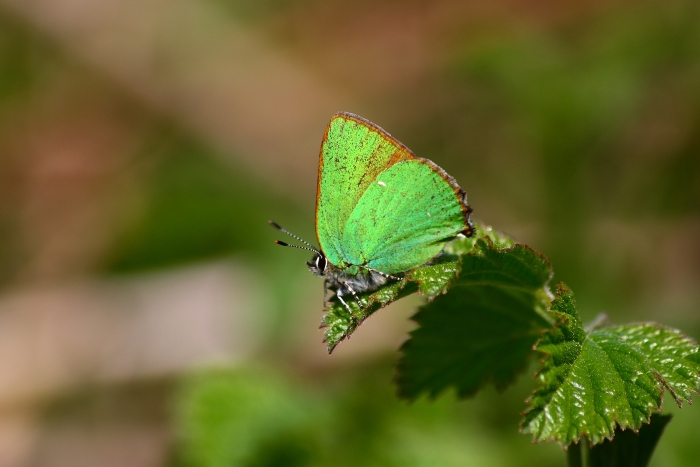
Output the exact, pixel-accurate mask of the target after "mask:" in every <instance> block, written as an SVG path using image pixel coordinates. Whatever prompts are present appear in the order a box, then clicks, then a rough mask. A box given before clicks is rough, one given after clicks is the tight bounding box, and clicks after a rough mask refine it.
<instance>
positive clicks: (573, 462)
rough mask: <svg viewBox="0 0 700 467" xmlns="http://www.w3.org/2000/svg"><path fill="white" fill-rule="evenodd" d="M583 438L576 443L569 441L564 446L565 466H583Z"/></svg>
mask: <svg viewBox="0 0 700 467" xmlns="http://www.w3.org/2000/svg"><path fill="white" fill-rule="evenodd" d="M583 442H584V440H581V441H579V442H578V443H571V444H569V447H568V448H566V467H583V456H582V453H581V451H582V448H581V445H582V444H583Z"/></svg>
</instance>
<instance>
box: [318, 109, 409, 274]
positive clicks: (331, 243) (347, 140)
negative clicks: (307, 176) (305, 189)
mask: <svg viewBox="0 0 700 467" xmlns="http://www.w3.org/2000/svg"><path fill="white" fill-rule="evenodd" d="M411 158H415V156H414V155H413V154H412V153H411V152H410V151H409V150H408V149H407V148H406V147H405V146H403V145H402V144H401V143H399V142H398V141H396V140H395V139H394V138H392V137H391V136H390V135H389V134H388V133H386V132H385V131H384V130H382V129H381V128H379V127H377V126H376V125H374V124H372V123H370V122H368V121H367V120H365V119H363V118H361V117H358V116H356V115H352V114H348V113H339V114H336V115H334V116H333V118H332V119H331V121H330V123H329V124H328V128H327V129H326V133H325V135H324V136H323V143H322V145H321V156H320V159H319V166H318V189H317V193H316V237H317V239H318V243H319V245H320V246H321V249H322V250H323V253H324V254H325V255H326V258H328V260H329V261H330V262H331V264H334V265H341V264H343V263H347V256H346V254H345V252H344V250H343V246H344V245H343V242H342V236H343V230H344V229H345V224H346V223H347V221H348V218H349V217H350V214H351V213H352V211H353V209H355V206H356V205H357V203H358V202H359V201H360V198H361V197H362V195H363V194H364V193H365V190H366V189H367V187H368V186H370V185H371V184H372V182H373V181H374V179H375V178H376V177H377V175H378V174H379V173H380V172H381V171H383V170H384V169H386V168H387V167H388V166H390V165H391V164H393V163H395V162H398V161H400V160H405V159H411Z"/></svg>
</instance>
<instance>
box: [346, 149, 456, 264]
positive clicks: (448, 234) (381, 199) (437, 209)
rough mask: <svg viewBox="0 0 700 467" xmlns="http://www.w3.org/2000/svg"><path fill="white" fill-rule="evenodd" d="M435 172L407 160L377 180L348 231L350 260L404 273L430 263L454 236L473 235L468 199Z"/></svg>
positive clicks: (360, 205) (347, 246) (357, 207)
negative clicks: (466, 208)
mask: <svg viewBox="0 0 700 467" xmlns="http://www.w3.org/2000/svg"><path fill="white" fill-rule="evenodd" d="M434 167H437V166H435V165H434V164H430V165H429V164H428V163H426V161H421V160H407V161H402V162H398V163H396V164H395V165H392V166H391V167H390V168H388V169H386V170H385V171H383V172H381V173H380V174H379V175H378V176H377V177H376V182H375V183H373V184H372V185H370V186H369V187H368V188H367V190H366V191H365V193H364V194H363V196H362V198H361V199H360V201H359V203H358V204H357V206H356V207H355V209H354V210H353V212H352V214H351V215H350V218H349V219H348V222H347V224H346V226H345V231H344V232H343V239H342V248H343V251H344V252H345V254H346V261H348V262H349V263H351V264H359V265H362V264H366V265H367V266H369V267H370V268H373V269H377V270H379V271H382V272H385V273H387V274H395V273H399V272H404V271H408V270H411V269H413V268H415V267H418V266H420V265H422V264H425V263H426V262H428V261H430V260H431V259H432V258H434V257H435V256H436V255H437V254H438V253H440V251H442V248H443V246H444V244H445V242H446V241H448V240H450V239H452V238H453V237H454V236H455V235H457V234H459V233H460V232H464V231H465V230H467V233H469V232H468V229H470V227H469V225H468V223H467V222H466V220H465V215H464V210H463V205H464V204H463V203H464V201H463V196H462V195H461V194H460V193H456V191H455V189H454V188H453V186H452V185H451V184H450V181H451V180H447V179H445V178H444V177H443V174H444V172H443V171H442V170H441V169H439V168H437V169H439V170H440V171H439V172H438V171H437V170H435V169H434ZM445 175H446V174H445Z"/></svg>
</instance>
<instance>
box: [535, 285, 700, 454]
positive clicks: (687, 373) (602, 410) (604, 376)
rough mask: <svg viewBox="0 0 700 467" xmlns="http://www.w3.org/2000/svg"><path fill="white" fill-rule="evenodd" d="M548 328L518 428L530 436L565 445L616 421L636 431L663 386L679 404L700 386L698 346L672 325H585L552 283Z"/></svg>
mask: <svg viewBox="0 0 700 467" xmlns="http://www.w3.org/2000/svg"><path fill="white" fill-rule="evenodd" d="M551 312H552V314H553V315H554V316H555V317H557V319H558V324H557V328H556V329H555V330H552V331H550V332H548V333H546V334H545V335H544V337H543V338H542V340H541V341H540V342H539V343H538V345H537V350H538V351H539V352H541V353H544V354H545V355H546V356H547V358H546V359H545V360H544V362H543V364H542V368H541V370H540V371H539V374H538V381H539V387H538V389H537V390H536V391H535V393H534V394H533V396H532V398H531V399H530V401H529V409H528V411H527V412H526V413H525V416H524V419H523V422H522V430H523V432H525V433H531V434H532V435H533V438H534V440H535V441H558V442H560V443H562V444H564V445H568V444H570V443H572V442H578V440H580V439H581V438H582V437H583V436H586V437H587V438H588V439H589V440H590V441H591V443H593V444H597V443H600V442H602V441H603V439H605V438H612V436H613V434H614V430H615V428H616V426H618V425H619V426H620V427H621V428H622V429H627V428H631V429H633V430H639V429H640V427H641V426H642V424H643V423H648V422H649V417H650V415H651V412H652V410H660V409H661V402H662V395H663V391H664V388H667V389H668V390H669V391H670V392H671V394H672V395H673V397H674V398H675V399H676V402H677V403H678V404H679V405H680V404H681V403H682V401H683V400H685V401H688V402H691V397H692V394H693V393H694V392H698V391H700V374H699V373H700V353H698V347H697V345H696V344H695V342H693V341H692V340H691V339H689V338H688V337H687V336H685V335H683V334H681V333H680V332H679V331H676V330H674V329H669V328H666V327H663V326H661V325H658V324H655V323H639V324H631V325H625V326H615V327H607V328H602V329H594V330H591V331H590V332H588V331H586V330H585V329H584V328H583V326H582V324H581V320H580V318H579V316H578V311H577V310H576V305H575V302H574V298H573V294H572V293H571V291H570V290H569V289H568V288H567V287H566V286H564V285H562V284H560V285H558V286H557V296H556V298H555V299H554V301H553V302H552V305H551Z"/></svg>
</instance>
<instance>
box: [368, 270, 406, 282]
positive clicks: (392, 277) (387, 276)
mask: <svg viewBox="0 0 700 467" xmlns="http://www.w3.org/2000/svg"><path fill="white" fill-rule="evenodd" d="M367 269H369V270H370V271H372V272H376V273H377V274H379V275H380V276H382V277H386V278H387V279H393V280H395V281H397V280H399V279H401V278H400V277H396V276H392V275H391V274H387V273H385V272H382V271H377V270H376V269H372V268H367Z"/></svg>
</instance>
